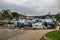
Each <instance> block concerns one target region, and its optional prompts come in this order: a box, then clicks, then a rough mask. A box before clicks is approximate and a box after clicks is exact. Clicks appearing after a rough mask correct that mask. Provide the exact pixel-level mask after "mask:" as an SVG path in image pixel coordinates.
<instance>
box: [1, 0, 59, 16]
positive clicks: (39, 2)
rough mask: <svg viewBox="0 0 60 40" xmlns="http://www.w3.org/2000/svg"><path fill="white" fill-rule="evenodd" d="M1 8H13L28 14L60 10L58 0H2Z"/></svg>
mask: <svg viewBox="0 0 60 40" xmlns="http://www.w3.org/2000/svg"><path fill="white" fill-rule="evenodd" d="M0 3H1V6H0V9H11V10H13V11H18V12H22V13H25V14H26V15H36V16H40V15H45V14H47V13H48V12H49V11H51V13H52V14H54V13H57V12H59V10H60V9H59V6H58V5H59V1H58V0H0Z"/></svg>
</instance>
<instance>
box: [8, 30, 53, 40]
mask: <svg viewBox="0 0 60 40" xmlns="http://www.w3.org/2000/svg"><path fill="white" fill-rule="evenodd" d="M50 31H53V30H28V31H27V33H24V34H21V35H17V36H15V37H13V38H11V39H8V40H40V38H41V37H42V35H44V34H46V33H47V32H50Z"/></svg>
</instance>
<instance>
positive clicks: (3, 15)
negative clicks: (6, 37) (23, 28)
mask: <svg viewBox="0 0 60 40" xmlns="http://www.w3.org/2000/svg"><path fill="white" fill-rule="evenodd" d="M1 16H2V19H11V18H12V16H11V15H10V14H9V12H8V10H2V14H1Z"/></svg>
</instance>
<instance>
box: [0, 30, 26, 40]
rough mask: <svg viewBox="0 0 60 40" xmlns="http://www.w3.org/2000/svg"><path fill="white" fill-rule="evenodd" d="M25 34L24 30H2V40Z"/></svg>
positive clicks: (0, 35) (0, 31) (0, 36)
mask: <svg viewBox="0 0 60 40" xmlns="http://www.w3.org/2000/svg"><path fill="white" fill-rule="evenodd" d="M23 33H25V32H24V30H19V29H0V40H7V39H9V38H12V37H14V36H17V35H19V34H23Z"/></svg>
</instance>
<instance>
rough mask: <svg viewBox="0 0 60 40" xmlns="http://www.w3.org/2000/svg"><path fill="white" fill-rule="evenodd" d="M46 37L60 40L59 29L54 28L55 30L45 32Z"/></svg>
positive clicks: (50, 39)
mask: <svg viewBox="0 0 60 40" xmlns="http://www.w3.org/2000/svg"><path fill="white" fill-rule="evenodd" d="M46 37H47V38H48V39H49V40H60V33H59V31H57V30H55V31H52V32H49V33H47V35H46Z"/></svg>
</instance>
